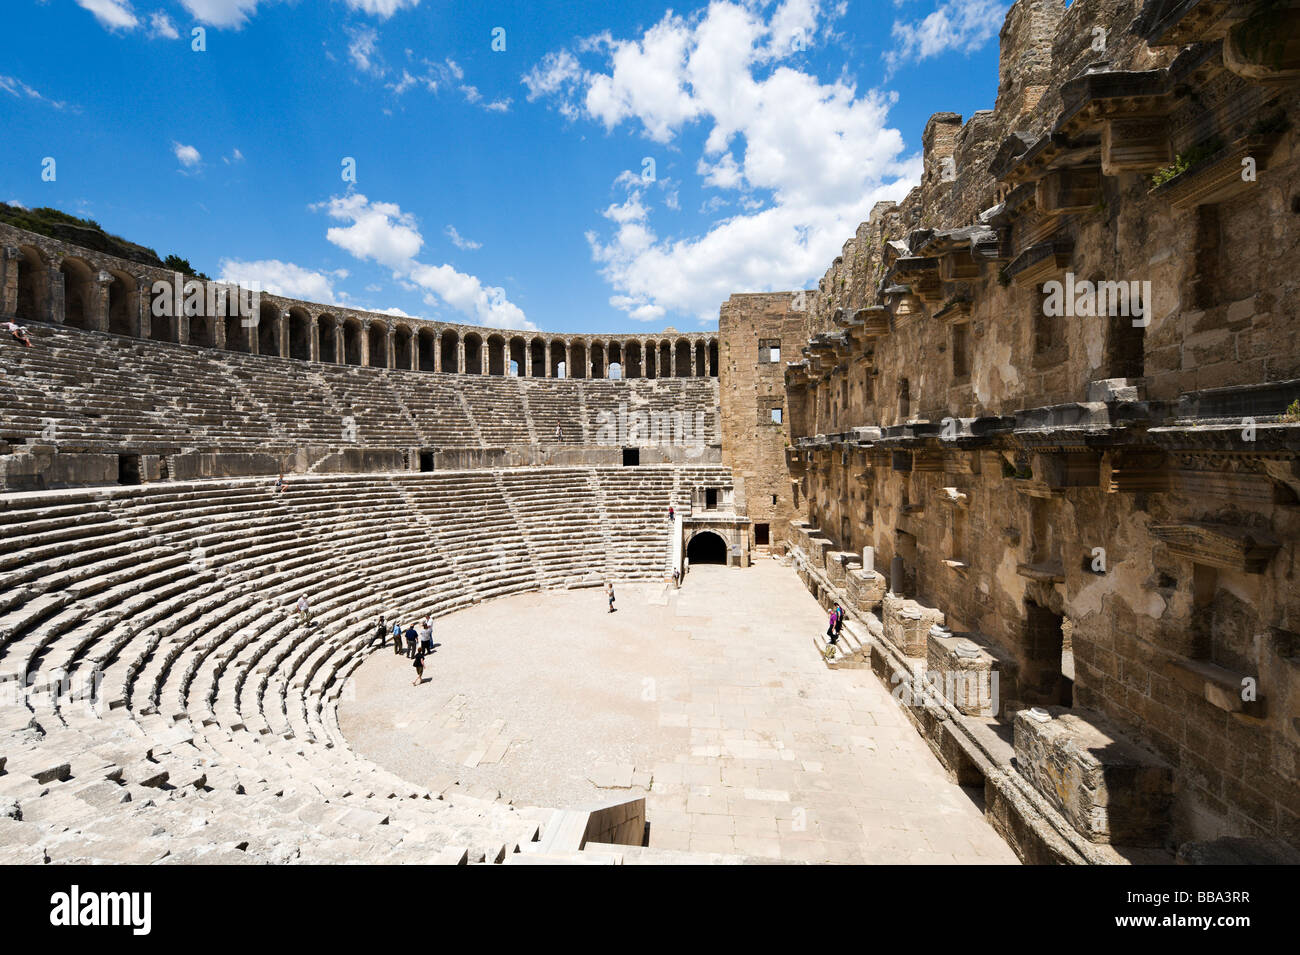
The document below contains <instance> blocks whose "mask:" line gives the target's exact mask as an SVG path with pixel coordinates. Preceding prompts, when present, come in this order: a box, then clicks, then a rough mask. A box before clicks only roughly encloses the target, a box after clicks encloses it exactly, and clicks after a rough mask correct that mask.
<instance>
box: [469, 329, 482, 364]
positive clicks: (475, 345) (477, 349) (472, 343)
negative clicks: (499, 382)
mask: <svg viewBox="0 0 1300 955" xmlns="http://www.w3.org/2000/svg"><path fill="white" fill-rule="evenodd" d="M465 374H467V375H481V374H483V336H482V335H480V334H478V332H467V333H466V334H465Z"/></svg>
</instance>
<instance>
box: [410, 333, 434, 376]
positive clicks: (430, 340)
mask: <svg viewBox="0 0 1300 955" xmlns="http://www.w3.org/2000/svg"><path fill="white" fill-rule="evenodd" d="M415 342H416V354H417V360H418V361H419V363H420V364H419V369H420V371H437V370H438V333H437V332H436V331H434V330H433V329H432V328H421V329H420V330H419V331H418V332H416V335H415Z"/></svg>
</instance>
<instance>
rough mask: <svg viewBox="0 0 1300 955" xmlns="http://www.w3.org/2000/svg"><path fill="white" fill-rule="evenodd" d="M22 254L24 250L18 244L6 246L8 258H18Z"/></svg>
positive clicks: (5, 250) (5, 255) (5, 252)
mask: <svg viewBox="0 0 1300 955" xmlns="http://www.w3.org/2000/svg"><path fill="white" fill-rule="evenodd" d="M22 254H23V253H22V250H21V249H19V248H18V246H16V245H6V246H5V247H4V257H5V258H6V259H16V258H18V256H20V255H22Z"/></svg>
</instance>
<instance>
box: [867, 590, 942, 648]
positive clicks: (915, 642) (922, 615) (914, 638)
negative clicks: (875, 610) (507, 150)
mask: <svg viewBox="0 0 1300 955" xmlns="http://www.w3.org/2000/svg"><path fill="white" fill-rule="evenodd" d="M882 603H883V605H884V620H883V623H884V631H885V639H886V640H888V641H889V642H890V643H892V644H893V645H894V646H895V647H896V648H897V649H898V651H899V652H900V653H902V654H903V655H904V656H907V657H924V656H925V655H926V654H927V652H928V648H929V639H930V628H931V627H933V626H936V625H937V626H940V627H942V626H943V619H944V617H943V611H942V610H937V609H936V608H934V607H927V606H925V605H924V604H921V603H918V602H917V601H915V600H909V599H907V598H905V597H895V596H886V597H885V598H884V600H883V601H882Z"/></svg>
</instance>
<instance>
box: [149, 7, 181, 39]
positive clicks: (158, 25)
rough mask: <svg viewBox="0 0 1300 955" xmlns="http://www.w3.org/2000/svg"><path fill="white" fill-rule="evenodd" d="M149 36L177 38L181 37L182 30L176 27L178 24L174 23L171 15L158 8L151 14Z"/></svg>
mask: <svg viewBox="0 0 1300 955" xmlns="http://www.w3.org/2000/svg"><path fill="white" fill-rule="evenodd" d="M149 36H150V37H152V38H157V37H162V38H163V39H164V40H175V39H179V37H180V32H179V31H178V30H177V29H176V24H174V23H172V18H171V17H169V16H167V14H165V13H163V12H162V11H161V10H156V11H154V12H153V13H151V14H150V15H149Z"/></svg>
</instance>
